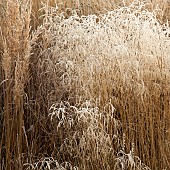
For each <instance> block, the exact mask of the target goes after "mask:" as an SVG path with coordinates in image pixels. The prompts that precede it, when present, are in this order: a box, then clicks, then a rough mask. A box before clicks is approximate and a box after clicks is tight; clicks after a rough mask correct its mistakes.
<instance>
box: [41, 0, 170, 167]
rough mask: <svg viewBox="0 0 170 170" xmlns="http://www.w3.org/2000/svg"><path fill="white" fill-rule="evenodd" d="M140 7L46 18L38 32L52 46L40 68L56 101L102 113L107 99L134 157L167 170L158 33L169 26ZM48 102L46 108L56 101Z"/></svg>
mask: <svg viewBox="0 0 170 170" xmlns="http://www.w3.org/2000/svg"><path fill="white" fill-rule="evenodd" d="M145 5H146V4H145V3H143V2H142V3H140V2H137V1H134V3H132V4H131V5H130V6H129V7H122V8H119V9H117V10H114V11H110V12H108V13H106V14H103V15H99V16H96V15H88V16H79V15H77V13H76V11H74V10H73V11H72V15H71V16H70V17H69V18H65V16H64V15H62V14H61V15H58V14H56V13H49V14H48V15H47V16H46V18H45V20H44V23H43V25H44V27H42V28H45V29H44V30H43V29H42V28H41V29H40V30H41V31H42V34H43V36H44V37H45V36H47V37H48V39H47V38H44V39H45V40H46V39H47V40H48V41H46V42H49V40H50V43H51V44H52V48H48V50H46V51H45V52H46V54H48V55H46V57H47V59H46V60H45V61H46V62H45V65H44V66H47V67H46V72H47V73H49V75H50V77H51V78H52V79H51V80H50V82H51V83H50V84H51V85H52V87H53V94H56V95H55V97H56V100H58V101H60V100H68V101H69V102H70V103H76V104H81V103H82V102H83V101H84V100H86V99H91V100H93V101H94V103H96V105H99V108H100V109H101V110H102V109H103V107H104V106H105V104H106V103H107V102H108V101H109V100H111V103H112V104H113V105H114V106H115V107H116V109H117V110H118V112H119V115H118V117H119V119H120V120H121V122H122V128H123V131H124V133H125V134H126V136H127V138H128V139H129V141H131V142H132V143H134V144H135V145H134V146H135V153H136V155H137V156H139V157H140V158H141V159H142V161H143V162H144V163H146V164H147V165H148V166H149V167H151V169H153V168H157V167H161V168H166V167H168V166H169V163H168V162H169V161H168V159H169V151H168V150H169V147H168V144H167V143H168V140H169V138H168V134H167V132H168V131H167V130H168V127H169V125H168V117H169V100H168V98H169V88H170V87H169V81H170V79H169V69H168V68H169V64H170V61H169V48H168V47H169V34H165V33H164V31H163V30H164V29H166V31H167V32H168V29H169V27H168V26H167V25H160V22H159V21H158V20H157V17H156V16H155V14H154V13H153V12H151V11H148V10H147V8H145ZM51 11H52V10H51ZM47 44H48V43H47ZM49 56H50V58H49ZM53 73H54V74H53ZM55 80H57V81H55ZM59 90H61V91H60V92H59ZM52 96H53V97H54V95H52ZM48 97H50V98H49V99H48V103H49V104H48V105H50V100H51V102H52V101H54V100H55V99H54V98H51V95H49V96H48ZM131 142H127V147H126V152H129V151H130V148H131V146H130V145H131Z"/></svg>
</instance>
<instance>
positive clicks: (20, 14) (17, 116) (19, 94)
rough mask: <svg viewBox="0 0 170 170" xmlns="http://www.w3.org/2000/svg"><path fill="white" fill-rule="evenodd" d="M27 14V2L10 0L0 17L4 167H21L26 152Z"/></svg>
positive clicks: (28, 4) (28, 17)
mask: <svg viewBox="0 0 170 170" xmlns="http://www.w3.org/2000/svg"><path fill="white" fill-rule="evenodd" d="M4 3H5V2H4ZM30 15H31V5H30V2H29V1H22V5H21V4H20V2H19V1H17V0H11V1H6V3H5V12H4V14H3V15H2V16H1V24H0V26H1V27H0V34H1V40H2V41H1V42H2V44H1V47H2V51H1V52H2V55H1V70H2V72H1V76H2V80H3V81H2V82H1V86H2V87H3V93H2V94H3V96H2V97H3V101H2V103H1V105H2V108H3V109H2V110H1V116H3V121H2V126H3V128H2V129H3V130H1V133H2V138H1V141H2V142H1V148H2V149H1V154H0V155H1V158H2V159H1V161H2V162H4V164H5V167H6V169H11V168H12V169H14V168H15V169H22V153H23V151H25V148H24V147H23V139H24V138H23V129H22V128H23V126H24V112H25V111H24V104H25V100H24V98H25V94H24V88H25V84H26V82H27V81H28V78H29V73H28V71H29V70H28V67H29V58H30V55H31V44H30V43H31V39H30ZM4 154H5V155H4ZM2 162H1V163H2ZM2 168H3V167H2Z"/></svg>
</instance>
